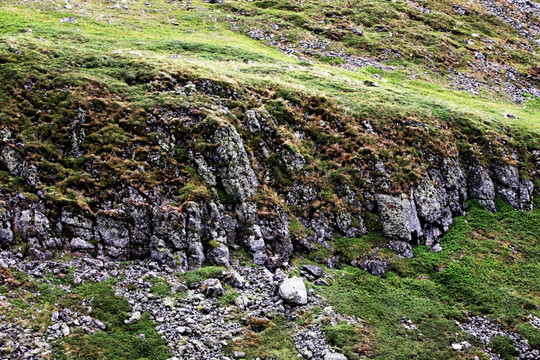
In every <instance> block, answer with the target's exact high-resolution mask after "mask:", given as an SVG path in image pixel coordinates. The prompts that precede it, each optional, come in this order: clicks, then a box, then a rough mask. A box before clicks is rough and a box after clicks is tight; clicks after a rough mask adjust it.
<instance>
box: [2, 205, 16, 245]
mask: <svg viewBox="0 0 540 360" xmlns="http://www.w3.org/2000/svg"><path fill="white" fill-rule="evenodd" d="M12 241H13V231H12V229H11V211H10V210H9V208H6V207H0V245H2V244H8V243H11V242H12Z"/></svg>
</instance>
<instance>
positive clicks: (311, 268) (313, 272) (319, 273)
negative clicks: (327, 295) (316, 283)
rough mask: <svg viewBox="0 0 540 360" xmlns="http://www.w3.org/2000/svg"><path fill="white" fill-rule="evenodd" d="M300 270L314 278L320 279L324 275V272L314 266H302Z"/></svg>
mask: <svg viewBox="0 0 540 360" xmlns="http://www.w3.org/2000/svg"><path fill="white" fill-rule="evenodd" d="M302 269H303V270H305V271H307V272H308V273H309V274H311V275H313V276H314V277H316V278H320V277H322V276H323V275H324V270H323V269H322V268H320V267H318V266H316V265H304V266H302Z"/></svg>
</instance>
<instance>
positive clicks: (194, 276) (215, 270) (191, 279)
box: [176, 266, 226, 287]
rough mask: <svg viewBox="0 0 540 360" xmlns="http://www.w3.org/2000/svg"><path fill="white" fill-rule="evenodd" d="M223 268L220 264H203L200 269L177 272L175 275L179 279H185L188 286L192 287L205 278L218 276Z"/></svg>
mask: <svg viewBox="0 0 540 360" xmlns="http://www.w3.org/2000/svg"><path fill="white" fill-rule="evenodd" d="M225 270H226V269H225V268H224V267H222V266H204V267H202V268H200V269H196V270H191V271H186V272H185V273H177V274H176V275H177V277H178V278H179V279H180V280H182V281H185V282H186V285H187V286H188V287H192V286H194V285H195V284H197V283H200V282H203V281H204V280H207V279H212V278H220V277H221V276H222V275H221V274H222V273H223V271H225Z"/></svg>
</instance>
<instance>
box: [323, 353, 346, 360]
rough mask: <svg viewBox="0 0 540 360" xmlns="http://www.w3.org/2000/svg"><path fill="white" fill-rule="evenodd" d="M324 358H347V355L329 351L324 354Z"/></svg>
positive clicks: (342, 359)
mask: <svg viewBox="0 0 540 360" xmlns="http://www.w3.org/2000/svg"><path fill="white" fill-rule="evenodd" d="M324 360H347V357H346V356H345V355H343V354H340V353H328V354H326V355H325V356H324Z"/></svg>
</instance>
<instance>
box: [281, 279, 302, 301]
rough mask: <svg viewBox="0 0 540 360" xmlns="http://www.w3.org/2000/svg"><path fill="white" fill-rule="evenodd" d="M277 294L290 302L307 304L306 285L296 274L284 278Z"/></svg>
mask: <svg viewBox="0 0 540 360" xmlns="http://www.w3.org/2000/svg"><path fill="white" fill-rule="evenodd" d="M279 296H281V298H282V299H283V300H285V301H286V302H288V303H291V304H295V305H305V304H307V291H306V285H304V280H302V278H299V277H298V276H294V277H292V278H289V279H286V280H285V281H283V283H281V285H280V286H279Z"/></svg>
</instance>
